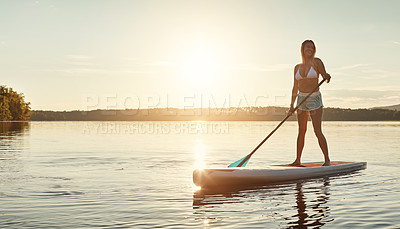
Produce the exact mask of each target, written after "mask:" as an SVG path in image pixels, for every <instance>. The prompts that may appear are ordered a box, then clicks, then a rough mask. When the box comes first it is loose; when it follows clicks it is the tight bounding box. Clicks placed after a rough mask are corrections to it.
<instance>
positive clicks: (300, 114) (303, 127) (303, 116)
mask: <svg viewBox="0 0 400 229" xmlns="http://www.w3.org/2000/svg"><path fill="white" fill-rule="evenodd" d="M308 116H309V114H308V112H307V111H302V110H297V123H298V126H299V132H298V135H297V154H296V160H295V161H294V162H293V163H292V164H290V165H293V166H299V165H300V164H301V155H302V153H303V148H304V142H305V137H306V132H307V121H308Z"/></svg>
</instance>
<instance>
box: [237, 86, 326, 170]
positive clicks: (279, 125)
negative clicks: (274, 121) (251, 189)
mask: <svg viewBox="0 0 400 229" xmlns="http://www.w3.org/2000/svg"><path fill="white" fill-rule="evenodd" d="M325 80H326V79H323V80H322V81H321V82H320V83H319V84H318V86H316V87H315V88H314V89H313V90H312V91H311V92H310V93H309V94H308V95H307V96H306V97H305V98H304V99H303V101H301V102H300V103H299V105H297V106H296V107H295V108H294V110H293V112H292V113H294V112H295V111H296V110H297V109H299V107H300V106H301V105H302V104H303V103H304V102H305V101H306V100H307V99H308V98H309V97H310V96H311V94H312V93H314V92H315V91H316V90H317V89H318V88H319V87H320V86H321V85H322V84H323V83H324V82H325ZM290 116H291V115H289V114H288V115H286V117H285V118H284V119H283V120H282V121H281V122H280V123H279V124H278V126H276V127H275V129H274V130H273V131H272V132H271V133H269V134H268V136H267V137H265V138H264V140H262V142H260V144H258V146H257V147H256V148H255V149H254V150H253V151H251V153H250V154H249V155H247V157H246V158H245V159H244V160H243V161H241V162H240V164H239V165H238V166H237V167H242V165H243V164H244V163H246V161H248V160H249V159H250V157H251V156H252V155H253V154H254V153H255V152H256V151H257V150H258V148H260V147H261V146H262V144H264V142H265V141H267V140H268V138H269V137H271V135H273V134H274V133H275V131H276V130H277V129H278V128H279V127H281V126H282V124H283V123H284V122H285V121H286V120H287V119H288V118H289V117H290Z"/></svg>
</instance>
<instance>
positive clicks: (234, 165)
mask: <svg viewBox="0 0 400 229" xmlns="http://www.w3.org/2000/svg"><path fill="white" fill-rule="evenodd" d="M246 159H247V160H246ZM249 159H250V157H248V155H246V156H245V157H244V158H242V159H240V160H238V161H235V162H233V163H232V164H230V165H229V166H228V167H239V164H240V163H242V161H244V160H246V161H245V162H244V163H243V165H242V166H240V167H245V166H246V164H247V162H249Z"/></svg>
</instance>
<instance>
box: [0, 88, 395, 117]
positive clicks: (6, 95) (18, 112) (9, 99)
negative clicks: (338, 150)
mask: <svg viewBox="0 0 400 229" xmlns="http://www.w3.org/2000/svg"><path fill="white" fill-rule="evenodd" d="M398 107H399V109H397V108H398ZM287 110H288V108H285V107H274V106H269V107H230V108H191V109H178V108H153V109H125V110H92V111H42V110H34V111H31V108H30V103H29V102H25V97H24V95H23V93H18V92H16V91H14V90H13V89H12V88H8V87H6V86H3V85H0V121H8V122H9V121H29V120H30V121H198V120H202V121H280V120H282V119H283V118H285V116H286V112H287ZM322 119H323V120H324V121H400V104H399V105H395V106H391V107H388V108H387V109H382V108H373V109H342V108H329V107H328V108H324V113H323V116H322ZM289 120H296V116H295V115H293V116H292V117H290V118H289Z"/></svg>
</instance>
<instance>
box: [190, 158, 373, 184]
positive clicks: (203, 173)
mask: <svg viewBox="0 0 400 229" xmlns="http://www.w3.org/2000/svg"><path fill="white" fill-rule="evenodd" d="M322 164H323V163H322V162H314V163H304V164H302V166H301V167H297V166H288V165H273V166H269V167H268V168H245V167H235V168H215V169H211V168H210V169H196V170H194V171H193V183H194V184H195V185H196V186H200V187H213V186H221V187H222V186H232V185H237V186H239V185H257V184H259V185H261V184H268V183H276V182H282V181H290V180H300V179H308V178H315V177H323V176H329V175H336V174H341V173H348V172H352V171H356V170H359V169H365V168H366V167H367V163H366V162H343V161H335V162H331V166H322Z"/></svg>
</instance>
